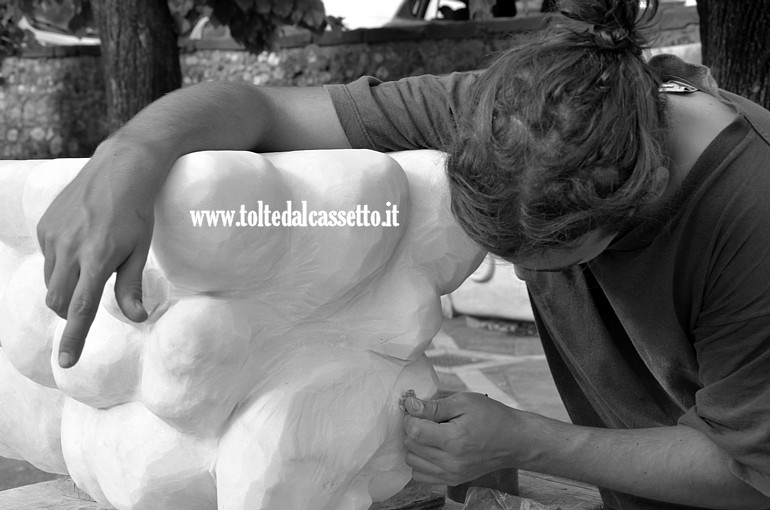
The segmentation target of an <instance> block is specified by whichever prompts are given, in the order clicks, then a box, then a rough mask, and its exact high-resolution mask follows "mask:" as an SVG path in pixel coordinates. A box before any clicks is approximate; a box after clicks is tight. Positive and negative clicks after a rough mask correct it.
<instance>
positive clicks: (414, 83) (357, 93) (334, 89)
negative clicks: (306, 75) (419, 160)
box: [326, 72, 476, 152]
mask: <svg viewBox="0 0 770 510" xmlns="http://www.w3.org/2000/svg"><path fill="white" fill-rule="evenodd" d="M475 79H476V73H475V72H467V73H452V74H448V75H443V76H432V75H425V76H416V77H410V78H404V79H403V80H399V81H393V82H381V81H379V80H377V79H376V78H372V77H367V76H365V77H363V78H360V79H358V80H356V81H354V82H352V83H350V84H348V85H326V90H327V91H328V92H329V94H330V95H331V98H332V101H333V103H334V107H335V109H336V110H337V115H338V116H339V119H340V122H341V123H342V127H343V129H344V130H345V134H346V135H347V137H348V140H349V141H350V145H351V146H352V147H353V148H356V149H372V150H376V151H381V152H387V151H398V150H411V149H438V150H447V149H448V148H449V147H450V145H451V142H452V137H453V134H454V131H455V122H456V121H455V119H456V118H457V114H458V109H459V107H460V105H461V104H462V99H463V98H467V97H468V93H469V89H470V87H471V85H472V83H473V82H474V81H475Z"/></svg>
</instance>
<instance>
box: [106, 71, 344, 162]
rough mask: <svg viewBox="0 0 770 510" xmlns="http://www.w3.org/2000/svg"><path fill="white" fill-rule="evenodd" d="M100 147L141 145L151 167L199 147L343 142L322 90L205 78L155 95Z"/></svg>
mask: <svg viewBox="0 0 770 510" xmlns="http://www.w3.org/2000/svg"><path fill="white" fill-rule="evenodd" d="M103 146H104V147H102V149H104V148H108V150H112V151H115V152H120V150H121V149H123V148H132V149H137V148H143V149H145V150H147V151H148V152H149V153H151V154H152V156H153V157H154V158H155V161H156V165H153V166H155V167H156V168H157V167H165V166H166V165H164V164H163V163H169V164H170V163H173V161H174V160H176V159H177V158H178V157H180V156H182V155H184V154H187V153H190V152H195V151H200V150H256V151H260V152H270V151H282V150H300V149H317V148H347V147H349V144H348V142H347V138H346V137H345V135H344V132H343V131H342V128H341V126H340V124H339V120H338V119H337V116H336V112H335V110H334V107H333V105H332V103H331V99H330V98H329V96H328V94H327V93H326V91H325V90H323V89H322V88H288V87H285V88H271V87H260V86H254V85H249V84H246V83H236V82H231V83H216V82H211V83H201V84H198V85H194V86H191V87H186V88H183V89H179V90H176V91H174V92H172V93H170V94H167V95H166V96H164V97H162V98H160V99H158V100H157V101H155V102H154V103H152V104H151V105H149V106H148V107H146V108H145V109H143V110H142V111H141V112H139V113H138V114H137V115H136V116H135V117H134V118H133V119H131V120H130V121H129V122H128V123H126V125H125V126H123V128H121V129H120V130H119V131H118V132H117V133H115V134H114V135H113V136H112V137H110V139H108V140H107V141H106V142H105V143H104V144H103Z"/></svg>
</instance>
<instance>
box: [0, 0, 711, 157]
mask: <svg viewBox="0 0 770 510" xmlns="http://www.w3.org/2000/svg"><path fill="white" fill-rule="evenodd" d="M541 20H542V19H541V17H540V16H533V17H529V18H520V19H499V20H490V21H483V22H436V21H434V22H426V23H423V24H420V25H416V26H408V27H399V28H395V27H389V28H381V29H370V30H352V31H349V32H327V33H325V34H323V35H321V36H312V35H311V34H309V33H308V34H299V35H293V36H288V37H284V38H283V39H281V40H280V41H279V49H278V50H276V51H275V52H271V53H267V52H265V53H262V54H260V55H252V54H249V53H248V52H246V51H243V50H242V49H241V48H240V47H238V46H237V45H236V44H234V43H233V42H232V41H230V40H213V41H182V42H181V43H180V44H181V48H182V55H181V65H182V73H183V80H184V85H190V84H193V83H198V82H201V81H207V80H219V81H222V80H230V81H234V80H240V81H247V82H250V83H255V84H269V85H298V86H308V85H323V84H326V83H341V82H348V81H351V80H353V79H355V78H357V77H359V76H363V75H373V76H376V77H378V78H380V79H383V80H394V79H399V78H402V77H404V76H412V75H417V74H423V73H435V74H440V73H447V72H452V71H462V70H468V69H475V68H480V67H483V66H485V65H486V64H487V63H488V61H489V59H490V58H492V57H493V55H494V53H495V52H497V51H500V50H502V49H505V48H506V47H508V46H510V44H511V36H512V34H522V33H526V32H528V31H530V30H533V29H535V28H536V27H537V26H538V25H539V24H540V22H541ZM658 29H659V30H658V33H657V34H656V36H655V45H656V46H671V45H676V44H686V43H693V42H697V41H698V18H697V13H696V12H695V9H694V8H692V7H689V8H686V7H677V8H669V9H666V10H665V11H664V12H663V14H662V16H661V23H660V25H659V27H658ZM105 111H106V106H105V98H104V92H103V79H102V76H101V69H100V65H99V50H98V48H94V47H75V48H63V47H58V48H43V49H37V50H34V51H29V52H26V53H24V54H23V55H21V56H20V57H13V58H7V59H5V60H4V61H3V62H2V65H1V66H0V159H27V158H57V157H83V156H89V155H90V154H91V153H92V152H93V150H94V148H95V147H96V146H97V145H98V143H99V142H100V141H101V140H102V139H104V137H105V136H107V134H108V133H107V130H106V127H105V123H104V119H105Z"/></svg>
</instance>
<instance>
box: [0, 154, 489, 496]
mask: <svg viewBox="0 0 770 510" xmlns="http://www.w3.org/2000/svg"><path fill="white" fill-rule="evenodd" d="M84 163H85V160H53V161H45V162H41V161H21V162H0V195H2V197H1V198H0V344H1V345H2V348H0V407H1V408H2V409H3V410H4V411H3V412H2V413H0V455H3V456H6V457H12V458H21V459H26V460H28V461H30V462H31V463H33V464H34V465H36V466H37V467H39V468H41V469H44V470H46V471H50V472H55V473H69V474H70V475H71V476H72V478H73V479H74V481H75V482H76V483H77V484H78V485H79V486H80V487H81V488H82V489H83V490H85V491H86V492H88V493H89V494H90V495H91V496H92V497H93V498H94V499H96V500H97V501H98V502H100V503H102V504H111V505H113V506H115V507H116V508H118V509H152V510H177V509H178V510H211V509H222V510H235V509H237V510H245V509H249V510H252V509H265V510H266V509H271V510H287V509H310V508H312V509H333V510H347V509H350V510H353V509H366V508H368V507H369V506H370V504H371V502H372V501H379V500H384V499H387V498H388V497H390V496H391V495H393V494H395V493H396V492H398V491H399V490H400V489H401V488H402V487H403V486H404V485H405V484H406V483H407V481H408V480H409V478H410V475H411V473H410V469H409V468H408V467H407V466H406V464H405V463H404V453H405V450H404V447H403V444H402V442H403V430H402V413H401V411H400V410H399V407H398V399H399V397H400V395H401V394H402V393H403V392H404V391H406V390H408V389H414V390H415V391H416V393H417V395H418V396H420V397H428V396H431V395H432V394H433V393H434V392H435V391H436V377H435V373H434V371H433V369H432V367H431V366H430V364H429V362H428V360H427V358H426V357H425V355H424V353H423V352H424V350H425V348H426V346H427V344H428V343H429V342H430V340H431V338H432V337H433V336H434V334H435V333H436V332H437V331H438V329H439V327H440V321H441V308H440V303H439V295H441V294H446V293H448V292H451V291H452V290H453V289H455V288H456V287H457V286H458V285H460V283H462V281H463V280H464V279H465V278H466V277H467V276H468V275H469V274H470V273H471V272H472V271H473V270H474V269H475V267H476V266H477V265H478V264H479V263H480V262H481V260H482V258H483V253H482V252H481V251H480V250H479V249H478V248H477V247H476V246H475V245H473V244H472V243H471V242H470V241H469V240H468V238H467V237H466V236H465V235H464V233H463V232H462V231H461V229H460V228H459V227H458V226H457V225H456V224H455V223H454V221H453V219H452V217H451V214H450V212H449V206H448V192H447V190H446V186H445V181H444V174H443V171H442V169H441V167H442V165H443V159H442V156H441V155H440V154H438V153H435V152H408V153H397V154H393V155H390V156H388V155H383V154H378V153H374V152H370V151H308V152H294V153H284V154H268V155H257V154H252V153H246V152H201V153H195V154H191V155H188V156H185V157H184V158H182V159H180V160H179V161H178V162H177V164H176V166H175V167H174V169H173V170H172V173H171V175H170V177H169V179H168V181H167V183H166V185H165V187H164V188H163V190H162V192H161V195H160V197H159V199H158V202H157V206H156V211H155V221H156V224H155V233H154V237H153V244H152V249H151V254H150V259H149V261H148V264H147V268H146V269H145V272H144V278H143V279H144V290H143V292H144V302H145V306H146V307H147V309H148V312H149V318H148V320H147V321H146V322H144V323H142V324H134V323H132V322H130V321H129V320H127V319H126V318H125V317H124V316H123V315H122V313H121V312H120V311H119V309H118V307H117V304H116V301H115V297H114V294H113V291H112V287H113V283H112V282H109V283H108V285H107V288H106V289H105V292H104V296H103V298H102V302H101V306H100V310H99V313H98V315H97V318H96V320H95V322H94V324H93V326H92V328H91V331H90V333H89V336H88V339H87V342H86V345H85V349H84V351H83V354H82V357H81V360H80V362H79V363H78V364H77V365H76V366H75V367H73V368H71V369H68V370H62V369H60V368H59V367H58V365H57V363H56V361H55V359H54V355H53V354H54V353H56V352H58V341H59V338H60V336H61V332H62V329H63V326H64V321H63V320H61V319H59V318H58V317H57V316H56V315H55V314H54V313H53V312H51V311H50V310H48V309H47V308H46V307H45V304H44V302H45V293H46V289H45V285H44V282H43V257H42V255H41V254H40V251H39V248H38V246H37V241H36V234H35V226H36V224H37V222H38V221H39V219H40V217H41V216H42V214H43V212H44V211H45V209H46V207H47V206H48V205H49V204H50V202H51V201H52V200H53V198H54V197H55V196H56V194H57V193H59V192H60V191H61V189H63V187H64V186H65V185H66V184H67V183H68V182H69V181H70V180H71V179H72V178H73V177H74V176H75V175H76V174H77V172H78V171H79V170H80V168H81V167H82V166H83V165H84ZM260 200H261V201H262V202H263V204H267V205H269V206H270V208H271V209H272V210H280V211H283V210H284V209H286V201H288V200H291V201H292V202H293V204H294V207H295V208H296V207H297V206H298V204H300V203H301V202H302V201H306V202H307V207H308V208H309V209H311V210H317V211H321V210H326V211H339V210H342V211H347V210H355V209H356V206H357V205H367V206H368V207H369V208H370V209H376V210H379V211H380V212H381V213H382V214H383V217H384V214H385V213H384V211H385V210H386V209H387V207H386V203H388V202H390V203H391V204H397V206H398V210H399V217H398V219H399V223H400V226H391V227H371V226H370V227H360V226H348V227H300V226H293V227H222V226H218V227H208V226H204V227H195V226H193V224H192V218H191V214H190V211H191V210H238V209H239V208H240V206H241V204H244V205H245V207H246V208H248V209H257V204H258V201H260ZM238 219H239V218H238Z"/></svg>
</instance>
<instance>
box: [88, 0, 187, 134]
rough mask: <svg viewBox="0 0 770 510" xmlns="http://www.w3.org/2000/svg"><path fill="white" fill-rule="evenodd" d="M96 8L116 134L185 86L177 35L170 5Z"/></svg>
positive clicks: (130, 2)
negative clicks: (155, 101) (132, 118)
mask: <svg viewBox="0 0 770 510" xmlns="http://www.w3.org/2000/svg"><path fill="white" fill-rule="evenodd" d="M92 6H93V8H94V15H95V18H96V22H97V25H98V28H99V36H100V38H101V41H102V46H101V50H102V68H103V70H104V82H105V86H106V87H107V114H108V126H109V130H110V132H113V131H115V130H117V129H118V128H119V127H120V126H122V125H123V124H124V123H125V122H126V121H128V120H129V119H130V118H131V117H133V116H134V115H135V114H136V113H137V112H138V111H139V110H141V109H142V108H144V107H145V106H147V105H148V104H150V103H151V102H152V101H154V100H155V99H157V98H159V97H160V96H162V95H163V94H166V93H167V92H170V91H172V90H174V89H177V88H179V87H180V86H181V85H182V72H181V68H180V65H179V48H178V46H177V35H176V30H175V27H174V21H173V18H172V17H171V12H170V11H169V9H168V3H167V2H166V1H164V0H92Z"/></svg>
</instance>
